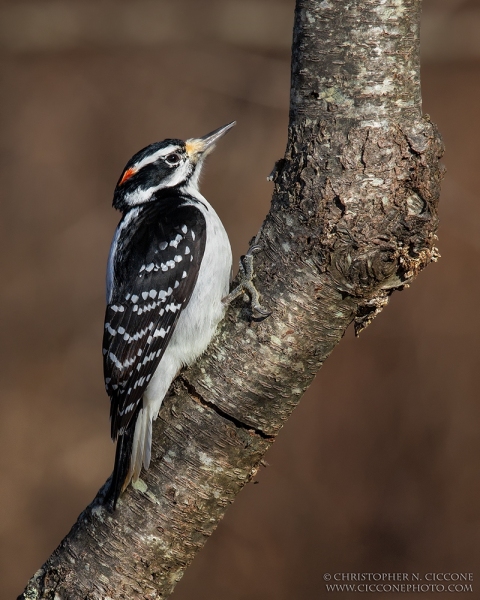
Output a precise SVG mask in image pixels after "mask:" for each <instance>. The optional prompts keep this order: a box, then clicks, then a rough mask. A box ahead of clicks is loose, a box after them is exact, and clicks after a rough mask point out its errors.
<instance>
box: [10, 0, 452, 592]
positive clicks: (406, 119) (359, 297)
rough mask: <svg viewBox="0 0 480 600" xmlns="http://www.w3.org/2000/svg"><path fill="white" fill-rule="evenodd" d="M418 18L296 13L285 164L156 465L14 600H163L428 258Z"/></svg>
mask: <svg viewBox="0 0 480 600" xmlns="http://www.w3.org/2000/svg"><path fill="white" fill-rule="evenodd" d="M420 9H421V0H335V1H334V0H323V1H320V0H297V6H296V14H295V26H294V43H293V56H292V94H291V110H290V123H289V136H288V144H287V149H286V154H285V158H284V159H282V160H280V161H278V163H277V165H276V169H275V172H274V175H273V179H274V183H275V190H274V194H273V199H272V205H271V209H270V212H269V213H268V215H267V217H266V219H265V222H264V224H263V226H262V229H261V231H260V232H259V235H258V243H259V244H260V245H261V247H262V249H263V252H261V253H259V254H257V255H256V257H255V270H256V284H257V287H258V289H259V291H260V292H261V294H262V300H263V303H264V305H265V306H266V307H268V308H269V309H270V310H271V311H272V315H271V316H270V317H269V318H268V319H266V320H264V321H262V322H257V321H254V320H252V319H251V315H250V313H249V310H248V308H246V307H245V305H244V304H243V303H242V301H241V300H237V301H236V302H235V303H234V305H233V306H231V307H230V308H229V310H228V313H227V316H226V318H225V320H224V322H223V323H222V325H221V327H220V329H219V332H218V335H217V336H216V338H215V339H214V341H213V343H212V344H211V345H210V347H209V349H208V351H207V352H206V354H205V355H204V356H203V357H202V358H201V360H199V361H198V362H197V363H196V364H195V365H194V366H193V367H192V368H190V369H189V370H188V371H185V372H183V373H182V374H181V376H180V377H179V378H178V379H177V380H176V382H175V383H174V385H173V386H172V391H171V394H170V395H169V397H168V398H167V399H166V400H165V403H164V407H163V408H162V410H161V413H160V415H159V418H158V420H157V422H156V423H155V428H154V444H153V460H152V466H151V468H150V470H149V471H148V472H147V473H144V474H143V475H142V480H140V482H139V484H137V486H136V489H132V488H129V489H128V490H127V492H126V493H125V494H124V495H123V496H122V498H121V500H120V501H119V504H118V509H117V511H116V513H114V514H111V513H109V512H107V511H106V510H105V509H104V508H103V506H102V504H101V498H102V495H103V493H104V488H102V490H100V492H99V494H98V496H97V498H96V499H95V500H94V501H93V502H92V504H91V505H90V506H89V507H87V508H86V509H85V511H84V512H83V513H82V514H81V515H80V517H79V519H78V521H77V523H76V524H75V525H74V526H73V528H72V530H71V531H70V533H69V534H68V535H67V537H66V538H65V539H64V540H63V541H62V543H61V544H60V546H59V547H58V548H57V550H56V551H55V552H54V553H53V555H52V556H51V557H50V558H49V559H48V561H47V562H46V563H45V565H44V566H43V567H42V568H41V569H40V570H39V571H38V572H37V573H36V575H35V576H34V577H33V578H32V580H31V581H30V582H29V583H28V585H27V588H26V590H25V592H24V594H23V596H22V597H23V598H52V599H53V598H56V599H58V598H65V599H66V598H69V599H74V598H89V599H94V598H95V599H97V598H108V597H110V598H129V599H131V598H140V597H141V598H166V597H168V596H169V594H171V592H172V591H173V588H174V587H175V584H176V583H177V582H178V581H179V579H180V578H181V577H182V575H183V572H184V570H185V568H186V567H187V566H188V565H189V563H190V562H191V560H192V559H193V557H194V556H195V553H196V552H197V551H198V550H199V549H200V548H201V547H202V546H203V544H204V543H205V541H206V540H207V539H208V537H209V536H210V535H211V533H212V532H213V530H214V529H215V527H216V526H217V524H218V522H219V520H220V519H221V518H222V516H223V514H224V512H225V510H226V509H227V507H228V505H229V504H230V503H231V502H232V501H233V500H234V498H235V496H236V494H237V493H238V492H239V491H240V490H241V488H242V487H243V486H244V485H245V483H246V482H248V481H249V479H250V478H251V477H252V476H253V475H254V473H255V472H256V470H257V469H258V466H259V464H260V461H261V459H262V456H263V454H264V453H265V451H266V450H267V449H268V447H269V446H270V445H271V444H272V442H273V441H274V439H275V436H276V434H277V433H278V431H279V429H280V428H281V427H282V426H283V424H284V423H285V421H286V419H287V418H288V416H289V415H290V413H291V411H292V410H293V408H294V407H295V406H296V404H297V403H298V401H299V399H300V398H301V396H302V394H303V392H304V391H305V389H306V388H307V387H308V385H309V384H310V383H311V381H312V379H313V377H314V376H315V374H316V373H317V371H318V369H319V368H320V367H321V365H322V363H323V361H324V360H325V359H326V358H327V357H328V355H329V354H330V352H331V351H332V350H333V348H334V347H335V345H336V344H337V343H338V342H339V341H340V340H341V338H342V336H343V334H344V333H345V330H346V329H347V327H348V326H349V325H350V324H351V323H352V322H353V323H354V326H355V329H356V332H357V333H359V332H360V331H361V330H362V329H363V328H364V327H365V326H366V325H367V324H368V323H370V321H371V320H372V319H373V317H374V316H375V315H376V314H377V313H378V312H379V311H380V310H381V309H382V308H383V307H384V305H385V304H386V302H387V300H388V297H389V295H390V294H391V293H392V292H393V291H394V290H395V289H401V288H402V287H404V286H405V285H407V284H409V283H410V282H411V281H412V280H413V279H414V277H415V276H416V275H417V274H418V273H419V271H420V270H421V269H422V268H423V267H424V266H426V265H427V264H428V263H429V262H430V261H432V260H435V258H436V249H435V239H436V236H435V233H436V228H437V202H438V196H439V186H440V180H441V177H442V169H441V167H440V165H439V158H440V156H441V154H442V143H441V140H440V137H439V135H438V133H437V131H436V129H435V126H434V125H433V124H432V123H431V122H430V120H429V118H428V117H426V116H423V117H422V113H421V96H420V75H419V21H420Z"/></svg>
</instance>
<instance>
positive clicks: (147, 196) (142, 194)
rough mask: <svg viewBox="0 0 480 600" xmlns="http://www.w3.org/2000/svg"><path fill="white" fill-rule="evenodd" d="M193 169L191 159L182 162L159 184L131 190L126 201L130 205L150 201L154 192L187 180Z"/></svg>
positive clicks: (126, 196)
mask: <svg viewBox="0 0 480 600" xmlns="http://www.w3.org/2000/svg"><path fill="white" fill-rule="evenodd" d="M191 169H192V165H191V164H190V162H189V161H186V162H184V163H180V164H179V165H178V167H176V168H175V169H174V170H173V171H172V172H171V173H170V174H169V175H168V177H166V178H165V179H163V180H162V181H161V182H160V183H159V184H158V185H154V186H152V187H149V188H147V189H143V188H141V187H138V188H137V189H136V190H134V191H133V192H130V194H126V195H125V202H126V203H127V204H128V205H129V206H135V205H138V204H144V203H145V202H148V201H149V200H151V199H152V196H153V194H154V193H155V192H157V191H158V190H161V189H163V188H169V187H174V186H175V185H178V184H179V183H181V182H182V181H184V180H186V179H187V177H188V176H189V175H190V171H191Z"/></svg>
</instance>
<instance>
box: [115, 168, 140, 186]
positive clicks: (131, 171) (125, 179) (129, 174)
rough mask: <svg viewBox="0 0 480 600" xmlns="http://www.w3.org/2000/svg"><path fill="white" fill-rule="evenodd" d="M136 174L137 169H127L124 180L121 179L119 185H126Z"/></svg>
mask: <svg viewBox="0 0 480 600" xmlns="http://www.w3.org/2000/svg"><path fill="white" fill-rule="evenodd" d="M136 172H137V171H136V170H135V169H132V168H130V169H127V170H126V171H125V173H124V174H123V177H122V178H121V179H120V181H119V182H118V185H122V183H125V182H126V181H127V179H130V177H131V176H132V175H135V173H136Z"/></svg>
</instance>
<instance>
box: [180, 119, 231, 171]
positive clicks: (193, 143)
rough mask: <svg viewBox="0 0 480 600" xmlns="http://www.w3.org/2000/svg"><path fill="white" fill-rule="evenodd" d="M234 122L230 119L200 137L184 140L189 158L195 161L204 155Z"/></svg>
mask: <svg viewBox="0 0 480 600" xmlns="http://www.w3.org/2000/svg"><path fill="white" fill-rule="evenodd" d="M235 124H236V121H232V122H231V123H229V124H228V125H224V126H223V127H219V128H218V129H215V131H211V132H210V133H207V135H204V136H203V137H201V138H192V139H190V140H187V141H186V142H185V147H186V150H187V154H188V156H189V158H190V160H193V161H196V160H198V159H199V158H200V156H202V155H206V154H208V153H209V152H211V151H212V150H213V149H214V148H215V144H216V142H217V140H219V139H220V138H221V137H222V136H223V135H225V134H226V133H227V131H228V130H229V129H231V128H232V127H233V126H234V125H235Z"/></svg>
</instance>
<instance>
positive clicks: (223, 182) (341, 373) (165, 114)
mask: <svg viewBox="0 0 480 600" xmlns="http://www.w3.org/2000/svg"><path fill="white" fill-rule="evenodd" d="M293 6H294V0H268V1H267V0H218V1H214V0H211V1H199V0H177V1H173V0H163V1H161V0H137V1H135V2H131V1H128V0H122V1H116V2H113V1H96V2H94V1H87V2H86V1H80V0H77V1H75V0H70V1H68V0H62V1H60V0H58V1H52V0H49V1H37V2H34V1H14V0H12V1H10V2H9V1H5V0H4V1H3V2H0V48H1V56H0V73H1V86H0V93H1V112H0V121H1V127H0V131H1V141H0V144H1V146H0V152H1V160H0V170H1V179H0V181H1V195H2V200H1V211H2V217H1V221H0V228H1V229H0V261H1V274H2V275H1V277H2V286H1V291H0V310H1V320H0V322H1V328H2V332H1V350H0V351H1V356H0V364H1V366H2V367H1V374H0V386H1V390H0V391H1V401H2V412H1V418H0V461H1V469H2V471H1V472H2V483H1V494H0V502H1V509H0V539H1V547H0V580H1V585H0V589H1V591H0V596H1V598H5V599H6V598H12V597H15V596H16V595H17V594H18V593H20V592H21V590H22V589H23V587H24V585H25V583H26V582H27V580H28V578H29V577H30V576H31V575H32V574H33V572H34V571H35V570H36V569H37V568H38V567H39V566H40V565H41V564H42V563H43V561H44V560H45V559H46V558H47V556H48V555H49V554H50V552H51V551H52V550H53V549H54V548H55V547H56V545H57V544H58V543H59V541H60V540H61V538H62V537H63V536H64V534H66V533H67V531H68V529H69V527H70V526H71V525H72V524H73V522H74V521H75V519H76V517H77V515H78V514H79V512H80V511H81V509H82V508H83V507H84V506H85V505H86V504H87V503H88V502H89V501H90V500H91V499H92V497H93V496H94V495H95V493H96V491H97V489H98V488H99V487H100V486H101V485H102V484H103V482H104V481H105V479H106V478H107V477H108V475H109V474H110V472H111V469H112V464H113V452H114V447H113V445H112V443H111V442H110V439H109V423H108V409H109V406H108V399H107V397H106V395H105V392H104V389H103V382H102V372H101V364H102V360H101V351H100V344H101V336H102V327H103V311H104V273H105V263H106V258H107V253H108V248H109V244H110V240H111V237H112V234H113V231H114V228H115V226H116V223H117V221H118V218H119V215H118V214H117V213H115V211H113V209H112V208H111V197H112V191H113V187H114V185H115V182H116V180H117V178H118V176H119V173H120V172H121V169H122V168H123V166H124V164H125V162H126V161H127V159H128V158H130V156H131V155H132V154H133V153H134V152H136V151H137V150H138V149H139V148H141V147H143V146H145V145H147V144H148V143H150V142H153V141H155V140H158V139H163V138H165V137H181V138H186V137H190V136H197V135H202V134H204V133H206V132H208V131H210V130H211V129H214V128H216V127H218V126H220V125H223V124H224V123H227V122H228V121H231V120H232V119H236V120H237V121H238V126H237V127H236V128H235V129H234V130H233V131H232V132H231V133H229V134H228V136H227V137H226V138H225V139H224V140H223V141H222V143H221V145H220V146H219V148H218V150H217V152H216V153H215V154H214V155H213V156H212V157H211V158H210V159H209V164H208V166H207V172H206V175H205V177H204V182H203V192H204V194H205V195H206V196H207V197H208V198H209V199H210V200H211V201H212V203H213V204H214V205H215V207H216V208H217V209H218V212H219V213H220V215H221V217H222V218H223V220H224V223H225V225H226V228H227V230H228V232H229V235H230V238H231V240H232V244H233V247H234V252H235V256H236V257H238V256H239V254H240V253H241V252H243V251H245V250H246V248H247V244H248V240H249V239H250V237H251V236H252V235H254V234H255V233H256V231H257V229H258V227H259V225H260V224H261V222H262V219H263V216H264V215H265V213H266V212H267V209H268V206H269V199H270V194H271V184H269V183H267V182H266V176H267V174H268V173H269V172H270V170H271V168H272V166H273V163H274V161H275V160H276V159H278V158H280V157H281V156H282V155H283V151H284V147H285V142H286V126H287V110H288V95H289V89H288V88H289V46H290V38H291V27H292V21H293ZM422 44H423V50H422V51H423V59H424V62H423V72H422V74H423V98H424V111H425V112H427V113H429V114H430V115H431V117H432V119H433V120H434V121H435V122H436V123H438V125H439V127H440V130H441V132H442V133H443V136H444V139H445V143H446V148H447V153H446V155H445V163H446V165H447V168H448V174H447V178H446V180H445V183H444V186H443V193H442V204H441V217H442V223H441V229H440V242H439V247H440V251H441V254H442V259H441V260H440V262H439V263H437V264H435V265H432V266H430V267H429V268H428V269H427V271H426V272H425V273H423V274H422V275H421V276H420V278H419V279H418V280H417V281H416V282H415V284H414V285H413V286H412V287H411V288H410V289H409V290H407V291H404V292H402V293H399V294H396V295H395V296H394V297H393V298H392V300H391V303H390V305H389V306H388V307H387V309H386V310H385V311H384V312H383V313H382V314H381V315H380V317H379V318H378V319H377V320H376V321H375V322H374V323H373V325H372V326H371V327H370V328H369V329H368V330H367V331H366V332H365V333H364V334H362V336H361V338H360V339H359V340H355V339H354V337H353V334H352V333H351V332H348V333H347V335H346V337H345V339H344V340H343V341H342V343H341V344H340V345H339V347H338V348H337V349H336V350H335V352H334V354H333V355H332V356H331V358H330V359H329V360H328V361H327V363H326V364H325V366H324V368H323V370H322V371H321V373H320V374H319V376H318V377H317V379H316V381H315V383H314V385H312V387H311V388H310V390H309V391H308V393H307V394H306V396H305V398H304V399H303V400H302V402H301V404H300V406H299V408H298V409H297V410H296V411H295V413H294V414H293V416H292V418H291V419H290V421H289V422H288V424H287V425H286V427H285V428H284V430H283V431H282V432H281V434H280V436H279V438H278V441H277V442H276V443H275V445H274V447H273V448H272V449H271V451H270V452H269V454H268V455H267V460H268V462H269V463H270V466H269V467H268V468H266V469H262V471H261V472H260V473H259V474H258V477H257V481H258V482H259V485H253V484H249V485H248V486H247V487H246V488H245V489H244V491H243V492H242V493H241V494H240V496H239V497H238V499H237V501H236V502H235V504H234V505H233V506H232V507H231V508H230V509H229V511H228V514H227V516H226V518H225V519H224V521H223V522H222V523H221V525H220V526H219V528H218V530H217V532H216V533H215V535H214V536H213V537H212V539H211V540H209V542H208V543H207V545H206V547H205V549H204V550H203V551H202V552H201V553H200V555H199V556H198V557H197V558H196V560H195V562H194V564H193V565H192V567H191V568H190V569H189V570H188V571H187V574H186V575H185V577H184V579H183V580H182V581H181V583H180V584H179V585H178V588H177V590H176V592H175V598H176V599H177V600H193V599H196V600H199V599H209V600H220V599H222V600H223V599H226V598H228V599H232V600H240V599H242V600H243V599H252V600H255V599H260V598H261V599H262V600H263V599H265V598H276V599H278V600H283V599H285V600H286V599H287V598H288V599H291V598H295V599H299V600H310V599H312V600H313V599H318V598H324V597H326V596H327V593H326V591H325V588H324V581H323V577H322V576H323V573H325V572H329V573H336V572H406V573H409V572H419V573H426V572H445V571H449V572H451V571H453V572H474V573H475V568H476V566H477V565H478V562H479V559H480V544H479V534H478V526H479V508H478V507H479V503H480V486H479V469H480V442H479V435H478V430H479V428H480V407H479V402H478V389H479V383H480V380H479V374H480V369H479V366H478V355H479V334H480V319H479V316H478V297H479V294H480V283H479V268H478V263H479V260H480V236H479V234H480V203H479V194H478V189H479V187H480V168H479V157H480V118H479V108H480V102H479V97H480V2H478V1H476V0H475V1H474V0H470V1H468V0H425V2H424V26H423V39H422ZM235 263H236V261H235ZM475 576H476V577H477V581H476V582H475V583H474V585H475V586H476V588H477V591H476V594H479V595H478V596H475V594H474V596H475V597H480V581H479V579H480V571H478V570H477V572H476V573H475ZM336 596H337V597H343V595H341V594H337V595H336ZM364 596H365V597H369V594H364ZM407 596H409V595H408V594H407ZM431 596H432V597H433V594H432V595H430V594H428V593H427V594H423V595H422V597H424V598H429V597H431Z"/></svg>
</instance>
